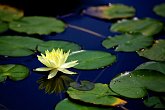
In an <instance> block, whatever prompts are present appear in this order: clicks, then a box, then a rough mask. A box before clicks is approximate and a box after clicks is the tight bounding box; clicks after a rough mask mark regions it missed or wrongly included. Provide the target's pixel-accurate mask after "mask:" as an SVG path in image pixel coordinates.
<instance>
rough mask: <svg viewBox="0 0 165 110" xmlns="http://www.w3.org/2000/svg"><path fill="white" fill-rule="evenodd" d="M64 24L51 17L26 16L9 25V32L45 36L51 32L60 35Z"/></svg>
mask: <svg viewBox="0 0 165 110" xmlns="http://www.w3.org/2000/svg"><path fill="white" fill-rule="evenodd" d="M65 27H66V24H65V23H64V22H62V21H61V20H58V19H56V18H53V17H44V16H28V17H23V18H22V19H20V20H17V21H13V22H11V23H10V24H9V28H10V29H11V30H14V31H17V32H23V33H27V34H39V35H44V34H45V35H47V34H50V33H52V32H56V33H61V32H63V31H64V30H65Z"/></svg>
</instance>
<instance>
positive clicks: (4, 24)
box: [0, 21, 8, 33]
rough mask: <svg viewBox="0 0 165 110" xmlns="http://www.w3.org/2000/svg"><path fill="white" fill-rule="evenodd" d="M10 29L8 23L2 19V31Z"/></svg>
mask: <svg viewBox="0 0 165 110" xmlns="http://www.w3.org/2000/svg"><path fill="white" fill-rule="evenodd" d="M6 30H8V24H7V23H4V22H2V21H0V33H2V32H4V31H6Z"/></svg>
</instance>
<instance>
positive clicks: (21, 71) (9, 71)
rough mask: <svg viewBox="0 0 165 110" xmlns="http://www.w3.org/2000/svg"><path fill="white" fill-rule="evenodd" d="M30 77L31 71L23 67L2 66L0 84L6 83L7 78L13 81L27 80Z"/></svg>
mask: <svg viewBox="0 0 165 110" xmlns="http://www.w3.org/2000/svg"><path fill="white" fill-rule="evenodd" d="M28 75H29V69H28V68H27V67H26V66H23V65H17V64H6V65H0V82H4V81H5V80H6V79H7V77H8V78H9V79H11V80H13V81H19V80H23V79H25V78H26V77H27V76H28Z"/></svg>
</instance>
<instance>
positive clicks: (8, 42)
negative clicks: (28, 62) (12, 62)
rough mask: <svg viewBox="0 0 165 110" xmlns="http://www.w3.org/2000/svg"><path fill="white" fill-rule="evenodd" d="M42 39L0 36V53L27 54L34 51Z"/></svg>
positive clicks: (8, 54)
mask: <svg viewBox="0 0 165 110" xmlns="http://www.w3.org/2000/svg"><path fill="white" fill-rule="evenodd" d="M40 43H43V41H42V40H39V39H36V38H30V37H24V36H1V37H0V55H4V56H14V57H20V56H28V55H32V54H34V53H35V50H36V47H37V45H38V44H40Z"/></svg>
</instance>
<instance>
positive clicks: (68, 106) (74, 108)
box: [55, 98, 114, 110]
mask: <svg viewBox="0 0 165 110" xmlns="http://www.w3.org/2000/svg"><path fill="white" fill-rule="evenodd" d="M55 110H114V108H110V107H109V108H107V107H106V108H103V107H96V106H87V105H84V104H78V103H75V102H72V101H70V100H68V99H67V98H65V99H64V100H62V101H60V102H59V103H58V104H57V105H56V107H55Z"/></svg>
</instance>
